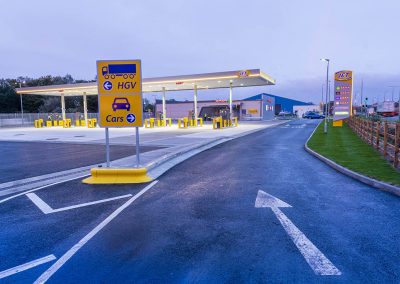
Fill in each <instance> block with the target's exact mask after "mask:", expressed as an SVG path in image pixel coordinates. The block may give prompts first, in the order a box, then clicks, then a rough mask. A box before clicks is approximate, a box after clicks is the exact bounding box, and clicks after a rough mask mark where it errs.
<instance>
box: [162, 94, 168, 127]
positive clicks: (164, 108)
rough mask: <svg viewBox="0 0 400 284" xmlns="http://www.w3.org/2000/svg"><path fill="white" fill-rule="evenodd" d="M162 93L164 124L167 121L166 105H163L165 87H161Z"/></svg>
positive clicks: (163, 103)
mask: <svg viewBox="0 0 400 284" xmlns="http://www.w3.org/2000/svg"><path fill="white" fill-rule="evenodd" d="M162 90H163V94H162V114H163V120H164V125H165V123H166V121H167V119H166V118H167V107H166V105H165V87H163V88H162Z"/></svg>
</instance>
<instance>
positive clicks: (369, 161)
mask: <svg viewBox="0 0 400 284" xmlns="http://www.w3.org/2000/svg"><path fill="white" fill-rule="evenodd" d="M323 130H324V124H323V123H321V124H320V125H319V126H318V128H317V130H316V131H315V132H314V134H313V136H312V137H311V139H310V140H309V141H308V147H309V148H311V149H312V150H314V151H315V152H317V153H319V154H321V155H322V156H324V157H326V158H328V159H330V160H332V161H334V162H335V163H337V164H339V165H341V166H343V167H346V168H348V169H349V170H352V171H354V172H357V173H360V174H362V175H365V176H368V177H371V178H374V179H377V180H380V181H384V182H387V183H390V184H393V185H396V186H400V172H399V171H397V170H396V169H395V168H393V167H392V166H391V165H390V163H389V162H388V161H386V160H385V159H384V158H383V157H382V155H381V154H380V153H379V152H378V151H376V150H375V149H374V148H372V147H371V146H370V145H368V144H367V143H365V142H364V141H363V140H361V138H359V137H358V136H357V135H356V134H355V133H354V132H353V131H352V130H351V129H350V127H348V126H347V124H344V125H343V127H333V126H332V122H331V123H328V134H324V133H323Z"/></svg>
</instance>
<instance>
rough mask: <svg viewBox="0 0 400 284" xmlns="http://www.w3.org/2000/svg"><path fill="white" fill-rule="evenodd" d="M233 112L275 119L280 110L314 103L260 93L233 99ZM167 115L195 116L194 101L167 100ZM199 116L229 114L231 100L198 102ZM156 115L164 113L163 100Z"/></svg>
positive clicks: (236, 115) (242, 118)
mask: <svg viewBox="0 0 400 284" xmlns="http://www.w3.org/2000/svg"><path fill="white" fill-rule="evenodd" d="M232 104H233V107H232V110H233V114H234V116H235V117H238V118H239V119H240V120H268V119H273V118H274V115H276V114H278V113H279V112H280V111H287V112H291V113H292V112H293V106H299V105H300V106H301V105H304V106H307V105H312V103H305V102H301V101H297V100H292V99H288V98H284V97H279V96H275V95H271V94H266V93H262V94H258V95H256V96H252V97H249V98H246V99H243V100H233V102H232ZM166 111H167V117H168V118H172V119H178V118H182V117H192V116H194V103H193V101H176V100H167V101H166ZM197 112H198V116H199V117H201V118H203V119H204V118H207V119H208V120H210V119H211V118H213V117H216V116H227V115H228V114H229V101H227V100H207V101H198V102H197ZM155 113H156V116H157V117H160V116H161V113H162V101H161V100H157V101H156V111H155Z"/></svg>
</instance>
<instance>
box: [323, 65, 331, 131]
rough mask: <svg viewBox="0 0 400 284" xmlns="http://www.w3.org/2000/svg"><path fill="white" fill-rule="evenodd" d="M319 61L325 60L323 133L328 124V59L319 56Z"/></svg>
mask: <svg viewBox="0 0 400 284" xmlns="http://www.w3.org/2000/svg"><path fill="white" fill-rule="evenodd" d="M321 61H326V62H327V64H326V90H325V122H324V133H325V134H327V133H328V124H327V121H326V116H327V115H328V81H329V59H328V58H321Z"/></svg>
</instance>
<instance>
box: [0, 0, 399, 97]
mask: <svg viewBox="0 0 400 284" xmlns="http://www.w3.org/2000/svg"><path fill="white" fill-rule="evenodd" d="M0 7H1V16H0V37H1V44H0V78H16V77H18V76H28V77H40V76H44V75H65V74H71V75H72V76H73V77H74V78H75V79H93V78H94V76H95V73H96V60H112V59H141V60H142V71H143V77H144V78H149V77H157V76H173V75H186V74H198V73H209V72H219V71H230V70H244V69H253V68H260V69H261V70H263V71H264V72H265V73H267V74H268V75H270V76H271V77H273V78H274V79H275V80H276V85H275V86H264V87H253V88H240V89H235V90H234V95H235V97H236V98H244V97H247V96H252V95H255V94H258V93H260V92H267V93H272V94H275V95H279V96H284V97H289V98H294V99H300V100H303V101H307V102H309V101H312V102H314V103H318V102H320V101H321V95H322V94H321V93H322V86H323V85H324V84H325V80H326V62H322V61H320V58H329V59H330V60H331V61H330V62H331V65H330V79H332V80H333V73H334V72H335V71H339V70H353V71H354V78H355V85H354V93H355V95H356V98H357V95H358V97H359V96H360V94H359V93H360V85H361V80H363V81H364V97H366V96H367V97H369V98H370V99H369V101H373V100H383V97H384V96H385V97H386V98H391V96H392V88H389V87H388V86H400V52H399V50H400V34H399V27H400V21H399V11H400V1H398V0H385V1H372V0H352V1H349V0H346V1H343V0H335V1H332V0H330V1H325V0H303V1H295V0H287V1H276V0H275V1H272V0H252V1H237V0H229V1H228V0H202V1H194V0H185V1H184V0H169V1H161V0H159V1H155V0H146V1H138V0H130V1H123V0H113V1H104V0H96V1H85V0H80V1H76V0H68V1H54V0H51V1H50V0H35V1H22V0H0ZM228 94H229V91H228V90H226V89H219V90H208V91H201V93H199V99H200V98H204V99H225V98H227V96H228ZM399 95H400V87H397V88H394V97H395V99H397V98H398V96H399ZM191 96H192V94H191V93H190V92H179V93H174V94H170V97H173V98H176V99H191Z"/></svg>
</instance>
